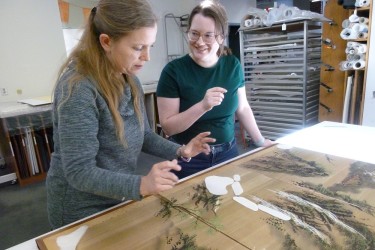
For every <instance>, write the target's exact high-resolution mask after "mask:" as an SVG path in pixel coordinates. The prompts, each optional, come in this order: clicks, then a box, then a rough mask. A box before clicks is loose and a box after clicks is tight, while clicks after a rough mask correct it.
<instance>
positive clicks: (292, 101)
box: [240, 20, 321, 140]
mask: <svg viewBox="0 0 375 250" xmlns="http://www.w3.org/2000/svg"><path fill="white" fill-rule="evenodd" d="M287 27H288V29H287V30H286V31H283V30H280V28H281V25H276V26H271V27H262V28H256V29H242V30H240V40H241V62H242V65H243V68H244V75H245V84H246V89H247V92H246V93H247V99H248V101H249V103H250V106H251V108H252V110H253V113H254V116H255V119H256V121H257V124H258V126H259V129H260V131H261V132H262V134H263V135H264V136H266V137H268V138H270V139H274V140H276V139H278V138H280V137H282V136H285V135H287V134H289V133H292V132H294V131H296V130H298V129H301V128H304V127H306V126H310V125H313V124H315V123H317V122H318V110H319V84H320V78H319V74H320V64H321V63H320V57H321V26H320V25H318V24H317V22H314V21H310V20H302V21H298V22H296V23H288V24H287Z"/></svg>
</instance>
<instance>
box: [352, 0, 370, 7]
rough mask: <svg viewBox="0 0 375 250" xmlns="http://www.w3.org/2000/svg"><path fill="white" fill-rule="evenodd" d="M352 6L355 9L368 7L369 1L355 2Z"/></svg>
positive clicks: (357, 0)
mask: <svg viewBox="0 0 375 250" xmlns="http://www.w3.org/2000/svg"><path fill="white" fill-rule="evenodd" d="M354 5H355V6H356V7H368V6H369V5H370V0H356V1H355V4H354Z"/></svg>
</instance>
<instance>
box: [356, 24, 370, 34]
mask: <svg viewBox="0 0 375 250" xmlns="http://www.w3.org/2000/svg"><path fill="white" fill-rule="evenodd" d="M358 31H359V32H368V25H367V24H364V23H360V24H359V29H358Z"/></svg>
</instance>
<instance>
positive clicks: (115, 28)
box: [59, 0, 157, 145]
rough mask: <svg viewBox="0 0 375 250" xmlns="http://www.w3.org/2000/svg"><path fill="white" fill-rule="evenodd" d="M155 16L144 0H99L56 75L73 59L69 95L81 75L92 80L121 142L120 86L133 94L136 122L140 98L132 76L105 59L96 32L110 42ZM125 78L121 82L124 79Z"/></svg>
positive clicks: (147, 23) (154, 19) (151, 23)
mask: <svg viewBox="0 0 375 250" xmlns="http://www.w3.org/2000/svg"><path fill="white" fill-rule="evenodd" d="M156 23H157V17H156V15H155V14H154V13H153V11H152V9H151V6H150V4H149V3H148V2H147V0H101V1H99V3H98V5H97V7H94V8H93V9H92V11H91V13H90V17H89V19H88V22H87V24H86V27H85V29H84V32H83V34H82V37H81V39H80V41H79V43H78V45H77V46H76V48H75V49H74V50H73V51H72V53H71V54H70V56H69V57H68V58H67V60H66V62H65V63H64V64H63V65H62V66H61V68H60V72H59V77H61V75H62V73H63V72H64V71H65V69H66V68H67V67H68V66H69V64H70V63H72V62H74V65H75V71H76V73H75V75H73V76H72V77H71V78H70V79H69V83H70V87H69V95H68V98H69V96H70V94H71V91H72V86H73V84H74V83H77V82H78V81H79V80H80V79H82V78H83V77H84V76H86V77H91V78H93V79H94V80H95V84H96V87H97V89H98V91H99V93H100V94H101V95H103V97H104V98H105V100H106V102H107V104H108V107H109V110H110V111H111V114H112V117H113V120H114V123H115V126H116V134H117V137H118V139H119V141H121V142H122V143H123V144H124V145H126V141H125V139H124V123H123V120H122V118H121V115H120V113H119V111H118V107H119V102H120V99H121V97H122V95H123V93H124V88H125V86H126V85H127V84H128V85H129V86H130V88H131V93H132V95H133V104H134V109H135V112H136V115H137V117H138V120H139V122H140V124H142V121H143V119H142V114H141V109H140V105H141V98H143V97H140V93H139V90H138V88H137V86H136V83H135V79H134V78H133V77H132V76H129V75H123V77H122V76H120V75H119V74H118V72H116V68H115V66H114V65H113V63H112V62H111V61H110V60H109V59H108V58H107V56H106V55H105V52H104V50H103V48H102V46H101V45H100V42H99V36H100V34H107V35H108V36H109V37H110V38H111V39H113V40H114V41H117V40H119V39H120V38H122V37H124V36H126V35H128V34H129V33H131V32H132V31H134V30H137V29H140V28H144V27H154V26H155V24H156ZM124 80H125V81H124Z"/></svg>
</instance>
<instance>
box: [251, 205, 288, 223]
mask: <svg viewBox="0 0 375 250" xmlns="http://www.w3.org/2000/svg"><path fill="white" fill-rule="evenodd" d="M258 208H259V210H261V211H263V212H265V213H267V214H270V215H272V216H274V217H276V218H279V219H281V220H290V219H291V218H290V216H289V215H287V214H284V213H282V212H280V211H277V210H275V209H273V208H270V207H266V206H264V205H262V204H258Z"/></svg>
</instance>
